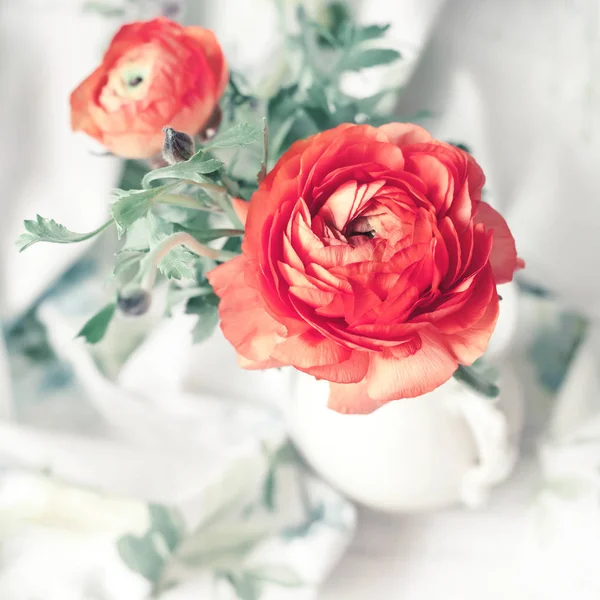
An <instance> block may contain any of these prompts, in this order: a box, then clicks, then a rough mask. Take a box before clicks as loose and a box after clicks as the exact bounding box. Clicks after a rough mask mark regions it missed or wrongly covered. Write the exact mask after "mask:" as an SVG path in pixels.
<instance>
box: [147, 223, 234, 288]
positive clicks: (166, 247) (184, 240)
mask: <svg viewBox="0 0 600 600" xmlns="http://www.w3.org/2000/svg"><path fill="white" fill-rule="evenodd" d="M178 246H185V247H186V248H187V249H188V250H191V251H192V252H194V253H195V254H198V256H204V257H206V258H210V259H212V260H220V261H224V260H229V259H231V258H235V257H236V256H238V255H237V254H236V253H234V252H228V251H226V250H217V249H215V248H209V247H208V246H205V245H204V244H202V243H200V242H199V241H198V240H197V239H196V238H195V237H194V236H192V235H190V234H189V233H186V232H183V231H180V232H179V233H174V234H173V235H170V236H168V237H166V238H165V239H164V240H162V241H161V242H160V243H159V244H158V245H157V246H156V247H155V248H154V249H153V250H152V251H151V252H150V254H149V255H148V256H147V258H146V260H147V264H148V266H147V271H146V275H145V277H144V281H143V284H142V287H143V288H144V289H145V290H151V289H152V287H153V286H154V282H155V281H156V270H157V268H158V265H159V264H160V261H161V260H162V259H163V258H164V257H165V256H166V255H167V254H169V252H171V250H173V249H174V248H177V247H178Z"/></svg>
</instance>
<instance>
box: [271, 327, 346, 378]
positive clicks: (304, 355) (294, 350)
mask: <svg viewBox="0 0 600 600" xmlns="http://www.w3.org/2000/svg"><path fill="white" fill-rule="evenodd" d="M351 354H352V351H351V350H349V349H348V348H346V347H344V346H341V345H340V344H338V343H337V342H334V341H332V340H330V339H328V338H326V337H324V336H323V335H322V334H321V333H319V332H318V331H316V330H314V329H309V330H308V331H306V332H304V333H303V334H301V335H296V336H292V337H288V338H287V339H286V340H284V341H282V342H281V343H280V344H279V345H278V346H277V348H275V349H274V351H273V354H272V356H273V358H275V359H276V360H278V361H280V362H281V363H282V364H286V365H293V366H295V367H297V368H304V369H307V368H310V367H319V366H323V365H336V364H338V363H340V362H343V361H346V360H348V359H349V358H350V356H351Z"/></svg>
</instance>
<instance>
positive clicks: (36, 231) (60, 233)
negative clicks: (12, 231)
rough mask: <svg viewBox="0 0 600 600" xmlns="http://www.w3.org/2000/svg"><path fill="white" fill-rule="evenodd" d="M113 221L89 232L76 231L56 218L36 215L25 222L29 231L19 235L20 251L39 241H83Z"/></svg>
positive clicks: (64, 242)
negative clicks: (32, 219)
mask: <svg viewBox="0 0 600 600" xmlns="http://www.w3.org/2000/svg"><path fill="white" fill-rule="evenodd" d="M111 223H112V219H111V220H110V221H107V222H106V223H104V224H103V225H100V227H98V229H94V231H90V232H89V233H75V232H74V231H69V230H68V229H67V228H66V227H65V226H64V225H61V224H60V223H57V222H56V221H55V220H54V219H44V217H41V216H40V215H36V220H35V221H29V220H28V221H25V222H24V225H25V229H26V230H27V233H23V234H22V235H21V236H19V239H18V240H17V246H18V247H19V252H23V250H26V249H27V248H29V246H33V244H37V243H38V242H51V243H54V244H74V243H76V242H83V241H85V240H89V239H90V238H93V237H94V236H95V235H98V234H99V233H101V232H102V231H104V230H105V229H106V228H107V227H108V226H109V225H110V224H111Z"/></svg>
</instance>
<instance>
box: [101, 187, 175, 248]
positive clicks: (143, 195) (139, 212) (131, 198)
mask: <svg viewBox="0 0 600 600" xmlns="http://www.w3.org/2000/svg"><path fill="white" fill-rule="evenodd" d="M178 185H179V182H178V181H177V182H175V183H171V184H169V185H163V186H160V187H156V188H152V189H149V190H133V191H125V190H114V194H115V195H116V197H117V200H115V202H113V204H112V206H111V209H110V212H111V214H112V217H113V219H114V220H115V222H116V224H117V233H118V234H119V237H122V236H123V233H124V232H125V231H127V228H128V227H130V226H131V225H133V223H135V222H136V221H137V220H138V219H141V218H142V217H145V216H146V214H147V213H148V209H149V208H150V205H151V203H152V201H153V200H155V199H156V198H158V197H160V196H161V195H162V194H166V193H167V192H169V191H171V190H172V189H174V188H175V187H176V186H178Z"/></svg>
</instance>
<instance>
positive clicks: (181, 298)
mask: <svg viewBox="0 0 600 600" xmlns="http://www.w3.org/2000/svg"><path fill="white" fill-rule="evenodd" d="M211 294H214V292H213V290H212V288H211V287H196V286H194V287H178V286H177V285H172V286H171V287H169V289H168V290H167V298H166V305H167V306H166V312H167V314H170V313H171V311H172V310H173V307H175V306H177V305H178V304H179V303H180V302H187V301H188V300H190V299H191V298H195V297H196V296H209V295H211Z"/></svg>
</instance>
